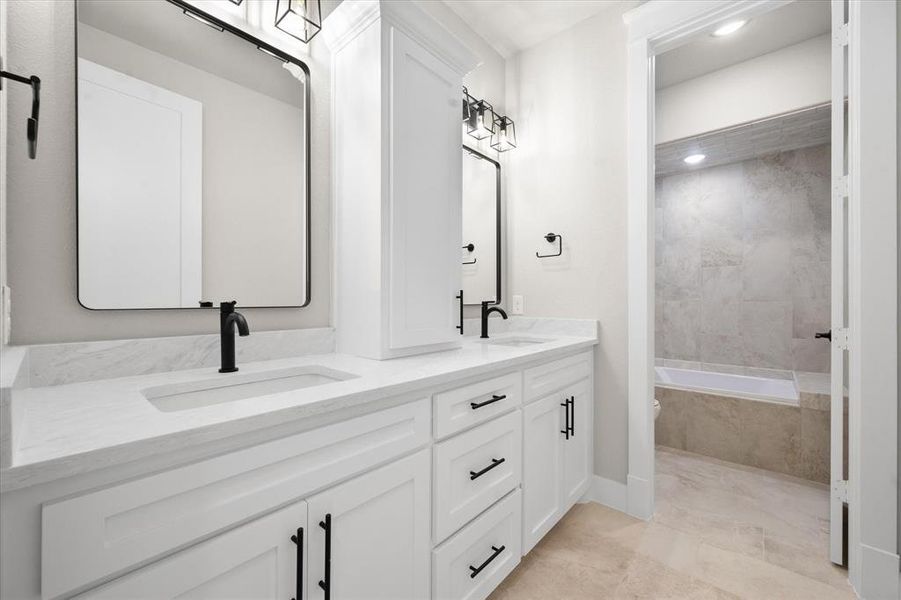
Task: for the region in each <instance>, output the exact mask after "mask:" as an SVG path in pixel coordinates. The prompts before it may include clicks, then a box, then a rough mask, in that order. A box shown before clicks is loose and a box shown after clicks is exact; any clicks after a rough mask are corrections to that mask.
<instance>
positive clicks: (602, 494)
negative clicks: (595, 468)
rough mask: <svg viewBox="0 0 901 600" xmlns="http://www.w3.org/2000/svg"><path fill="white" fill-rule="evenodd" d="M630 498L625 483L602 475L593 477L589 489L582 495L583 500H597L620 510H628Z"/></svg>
mask: <svg viewBox="0 0 901 600" xmlns="http://www.w3.org/2000/svg"><path fill="white" fill-rule="evenodd" d="M628 499H629V494H628V491H627V490H626V484H625V483H620V482H619V481H614V480H612V479H607V478H606V477H601V476H600V475H594V476H593V477H592V479H591V484H590V485H589V486H588V491H586V492H585V495H584V496H582V502H597V503H598V504H603V505H604V506H609V507H610V508H613V509H616V510H618V511H620V512H626V508H627V507H628Z"/></svg>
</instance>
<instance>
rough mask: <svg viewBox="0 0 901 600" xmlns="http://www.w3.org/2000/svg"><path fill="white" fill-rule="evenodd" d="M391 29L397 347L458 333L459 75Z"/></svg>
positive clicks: (393, 331)
mask: <svg viewBox="0 0 901 600" xmlns="http://www.w3.org/2000/svg"><path fill="white" fill-rule="evenodd" d="M390 35H391V116H390V118H391V127H390V128H389V129H390V135H391V139H390V144H391V166H390V169H391V175H390V181H391V183H390V186H391V191H390V198H391V200H390V202H391V206H390V223H391V228H390V231H389V240H388V244H389V255H390V265H389V269H390V274H389V278H390V279H389V280H390V285H389V302H390V311H389V315H390V316H389V332H390V335H389V346H390V348H391V349H400V348H409V347H413V346H424V345H429V344H440V343H447V342H452V341H456V340H458V339H459V337H460V336H459V332H458V331H457V329H456V325H457V318H458V317H459V313H458V310H459V309H458V306H457V301H456V299H455V296H456V295H457V294H458V293H459V290H460V286H461V265H460V247H461V245H462V242H461V239H462V233H461V232H462V227H463V226H462V217H461V212H462V206H461V204H462V191H461V190H462V186H463V173H462V156H461V155H460V93H461V92H460V89H461V88H460V86H461V85H462V80H461V78H460V76H459V75H457V74H456V73H455V72H454V71H453V69H451V68H450V67H448V66H447V65H446V64H444V63H443V62H441V61H440V60H438V59H437V58H435V56H433V55H432V54H431V53H430V52H429V51H427V50H426V49H424V48H423V47H422V46H420V45H418V44H417V43H416V42H414V41H412V40H411V39H410V38H408V37H407V36H406V35H404V34H403V33H401V32H400V31H398V30H396V29H394V28H392V29H391V32H390Z"/></svg>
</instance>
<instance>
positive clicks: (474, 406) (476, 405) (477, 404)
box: [469, 394, 507, 410]
mask: <svg viewBox="0 0 901 600" xmlns="http://www.w3.org/2000/svg"><path fill="white" fill-rule="evenodd" d="M506 397H507V394H502V395H500V396H498V395H497V394H491V400H485V401H484V402H470V403H469V406H470V407H471V408H472V410H475V409H477V408H482V407H483V406H488V405H489V404H494V403H495V402H497V401H499V400H503V399H504V398H506Z"/></svg>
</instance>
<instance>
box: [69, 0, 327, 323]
mask: <svg viewBox="0 0 901 600" xmlns="http://www.w3.org/2000/svg"><path fill="white" fill-rule="evenodd" d="M75 6H76V18H75V28H76V32H75V33H76V45H75V47H76V55H77V59H76V78H75V79H76V88H77V89H76V96H77V115H78V118H77V140H78V144H77V145H78V155H77V163H78V197H77V220H78V301H79V303H80V304H81V305H82V306H84V307H85V308H89V309H97V310H128V309H186V308H206V307H218V305H219V302H221V301H230V300H236V301H237V302H238V303H239V305H240V306H242V307H245V308H248V307H298V308H299V307H303V306H306V305H307V304H309V301H310V264H311V257H310V247H311V244H310V71H309V68H308V67H307V65H306V64H304V63H303V62H302V61H301V60H299V59H297V58H295V57H293V56H291V55H289V54H286V53H285V52H283V51H281V50H279V49H278V48H276V47H274V46H271V45H270V44H268V43H266V42H264V41H262V40H260V39H257V38H256V37H254V36H253V35H251V34H250V33H248V32H247V31H245V30H243V29H240V28H237V27H235V26H233V25H230V24H229V23H227V22H225V21H224V20H221V19H219V18H217V17H216V16H215V15H213V14H210V13H207V12H204V11H202V10H200V9H198V8H197V7H196V6H194V5H192V4H188V3H187V2H184V1H182V0H145V1H142V2H109V1H107V0H76V3H75Z"/></svg>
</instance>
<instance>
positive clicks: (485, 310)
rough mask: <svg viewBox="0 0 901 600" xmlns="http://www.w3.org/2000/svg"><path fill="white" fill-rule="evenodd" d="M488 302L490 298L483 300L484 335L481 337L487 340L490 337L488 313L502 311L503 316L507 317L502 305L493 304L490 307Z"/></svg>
mask: <svg viewBox="0 0 901 600" xmlns="http://www.w3.org/2000/svg"><path fill="white" fill-rule="evenodd" d="M488 304H489V302H488V300H485V301H484V302H482V335H481V336H479V337H481V338H482V339H485V340H487V339H488V315H490V314H491V313H493V312H496V313H500V315H501V316H502V317H503V318H505V319H506V318H507V313H505V312H504V309H503V308H501V307H500V306H492V307H491V308H488Z"/></svg>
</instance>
